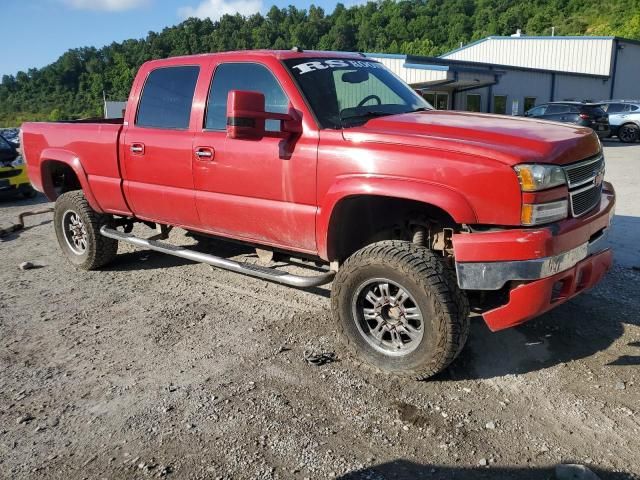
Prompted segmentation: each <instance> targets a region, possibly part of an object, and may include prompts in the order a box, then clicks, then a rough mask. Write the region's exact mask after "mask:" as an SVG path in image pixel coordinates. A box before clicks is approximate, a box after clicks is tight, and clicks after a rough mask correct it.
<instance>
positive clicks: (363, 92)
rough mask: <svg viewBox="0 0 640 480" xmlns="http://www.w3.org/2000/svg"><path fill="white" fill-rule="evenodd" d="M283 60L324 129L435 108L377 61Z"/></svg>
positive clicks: (346, 126) (360, 123)
mask: <svg viewBox="0 0 640 480" xmlns="http://www.w3.org/2000/svg"><path fill="white" fill-rule="evenodd" d="M284 63H285V65H286V66H287V68H288V69H289V71H290V72H291V74H292V75H293V77H294V78H295V79H296V81H297V82H298V85H299V86H300V89H301V90H302V93H303V94H304V96H305V97H306V98H307V101H308V102H309V105H310V107H311V109H312V110H313V112H314V113H315V115H316V118H317V119H318V122H320V126H321V127H322V128H335V129H337V128H348V127H352V126H355V125H362V124H363V123H365V122H366V121H368V120H370V119H371V118H374V117H379V116H384V115H395V114H398V113H407V112H414V111H419V110H431V109H432V108H433V107H432V106H431V105H429V103H428V102H427V101H426V100H424V99H423V98H422V97H421V96H420V95H418V94H417V93H416V92H414V91H413V90H412V89H411V87H409V86H408V85H407V84H406V83H404V82H403V81H402V80H400V79H399V78H398V77H396V76H395V75H394V74H393V73H391V72H390V71H389V70H387V69H386V68H385V67H384V65H382V64H381V63H378V62H374V61H370V60H351V59H336V58H332V59H327V58H304V59H290V60H286V61H285V62H284Z"/></svg>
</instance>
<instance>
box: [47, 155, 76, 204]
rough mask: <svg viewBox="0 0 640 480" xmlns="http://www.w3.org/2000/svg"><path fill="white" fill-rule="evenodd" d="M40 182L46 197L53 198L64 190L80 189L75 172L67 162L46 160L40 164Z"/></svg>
mask: <svg viewBox="0 0 640 480" xmlns="http://www.w3.org/2000/svg"><path fill="white" fill-rule="evenodd" d="M42 184H43V189H44V191H45V193H46V194H47V197H49V199H50V200H55V199H56V198H58V197H59V196H60V195H62V194H63V193H65V192H70V191H72V190H81V189H82V185H81V184H80V180H78V176H77V175H76V172H75V171H74V170H73V168H71V167H70V166H69V165H68V164H66V163H64V162H59V161H56V160H47V161H45V162H43V164H42Z"/></svg>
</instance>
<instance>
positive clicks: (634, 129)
mask: <svg viewBox="0 0 640 480" xmlns="http://www.w3.org/2000/svg"><path fill="white" fill-rule="evenodd" d="M618 138H619V139H620V141H621V142H623V143H634V142H636V141H638V138H640V127H638V126H637V125H635V124H633V123H626V124H624V125H622V126H621V127H620V130H618Z"/></svg>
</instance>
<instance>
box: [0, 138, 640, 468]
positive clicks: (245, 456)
mask: <svg viewBox="0 0 640 480" xmlns="http://www.w3.org/2000/svg"><path fill="white" fill-rule="evenodd" d="M608 145H609V146H608V147H607V149H606V150H607V152H606V153H607V157H608V165H607V177H608V179H609V180H613V181H614V182H616V186H617V188H618V194H619V205H618V208H617V213H618V215H619V216H618V217H617V218H616V226H617V227H618V230H617V232H616V236H615V237H614V239H613V243H614V244H615V245H616V247H617V248H618V254H617V255H618V257H617V258H618V264H617V265H616V267H615V268H614V270H613V271H612V272H611V274H610V275H609V276H608V277H607V279H606V280H605V281H604V283H603V284H601V285H600V286H598V287H597V288H596V289H595V290H593V291H591V292H589V293H586V294H584V295H582V296H581V297H579V298H578V299H576V300H574V301H571V302H569V303H568V304H565V305H564V306H562V307H560V308H558V309H557V310H556V311H554V312H552V313H550V314H547V315H545V316H543V317H541V318H540V319H538V320H536V321H534V322H531V323H529V324H527V325H525V326H522V327H520V328H516V329H511V330H508V331H504V332H501V333H497V334H492V333H490V332H489V331H488V329H487V328H486V327H485V326H484V324H483V323H482V322H481V321H478V320H476V321H474V323H473V328H472V336H471V339H470V343H469V344H468V346H467V348H465V350H464V352H463V353H462V355H461V357H460V358H459V359H458V360H457V361H456V362H455V363H454V365H453V366H452V367H451V368H450V369H449V370H447V371H446V372H445V373H444V374H442V375H440V376H439V377H438V378H436V379H434V380H432V381H429V382H412V381H404V380H398V379H395V378H391V377H386V376H380V375H378V374H376V373H374V372H372V371H370V370H369V369H368V368H366V367H362V366H358V364H357V362H355V361H354V360H353V359H352V358H350V357H349V356H348V355H347V354H346V352H345V350H344V348H343V347H342V346H341V344H340V341H339V340H338V338H337V336H336V332H335V329H334V326H333V323H332V320H331V316H330V312H329V300H328V296H329V290H328V289H327V288H319V289H316V290H314V291H299V290H293V289H288V288H286V287H281V286H278V285H274V284H270V283H267V282H264V281H260V280H255V279H251V278H246V277H242V276H238V275H236V274H232V273H228V272H224V271H218V270H215V271H214V270H213V269H211V268H210V267H208V266H205V265H199V264H192V263H189V262H187V261H182V260H179V259H175V258H172V257H167V256H163V255H161V254H159V253H153V252H147V251H136V250H134V249H133V248H130V247H128V246H124V245H123V246H121V247H120V255H119V256H118V259H117V261H116V263H115V264H114V265H113V266H111V267H110V268H108V269H106V270H104V271H100V272H90V273H87V272H79V271H76V270H74V269H73V268H72V267H71V266H70V265H69V264H67V263H66V261H64V259H63V258H61V256H60V254H59V251H58V248H57V243H56V240H55V236H54V233H53V226H52V225H51V222H50V217H48V216H45V217H40V218H39V219H33V220H31V224H32V225H33V224H34V223H35V225H34V226H33V227H31V228H29V229H27V230H25V231H23V232H21V233H20V234H12V235H10V236H8V237H5V238H4V239H3V240H2V241H0V252H1V257H0V258H1V259H2V269H0V369H1V370H0V477H2V478H12V479H13V478H47V479H49V478H63V479H70V478H73V479H76V478H151V477H167V478H212V479H217V478H221V479H223V478H262V479H271V478H278V479H289V478H293V479H303V478H310V479H311V478H313V479H325V478H333V477H339V478H342V479H350V480H353V479H373V480H383V479H396V478H399V479H419V478H428V479H438V478H442V479H445V478H447V479H448V478H518V479H520V478H535V479H538V478H540V479H546V478H550V477H551V476H552V474H553V467H554V465H556V464H557V463H560V462H577V463H582V464H586V465H588V466H589V467H590V468H591V469H592V470H593V471H595V472H597V473H598V474H599V475H600V476H601V477H602V478H640V477H638V476H634V474H638V473H640V376H639V375H638V366H639V365H640V319H639V317H638V314H639V312H640V308H639V307H640V287H639V286H638V282H639V281H640V271H639V270H640V269H639V268H638V267H640V252H639V250H638V248H639V247H638V245H639V242H638V240H639V238H640V233H639V232H640V197H639V190H638V186H637V185H638V184H640V145H636V146H625V145H621V144H618V143H617V142H612V143H609V144H608ZM42 202H44V200H43V199H42V198H40V199H39V200H36V201H33V202H26V201H18V200H4V201H2V202H1V203H0V223H3V222H7V221H10V220H13V219H14V218H15V216H16V215H17V214H18V213H19V212H21V211H24V210H28V209H30V208H33V204H34V203H39V204H42ZM38 222H41V223H38ZM141 231H142V230H141ZM172 239H173V240H175V241H176V242H180V243H187V244H193V243H197V242H196V241H195V240H194V239H193V238H191V237H188V236H186V235H184V232H175V233H173V234H172ZM199 247H201V248H207V249H213V250H214V251H216V252H218V253H221V254H224V255H228V256H240V257H242V256H244V257H247V258H249V259H252V258H253V256H252V255H251V254H249V253H247V251H243V250H242V249H241V248H239V247H228V246H224V245H220V244H216V243H215V242H208V243H206V244H203V243H202V242H201V243H200V245H199ZM24 261H31V262H33V263H35V264H36V265H37V266H38V267H39V268H36V269H33V270H27V271H22V270H20V269H19V268H18V265H19V264H20V263H21V262H24ZM634 267H635V268H634ZM287 268H295V267H292V266H289V267H287ZM306 348H313V349H325V350H329V351H336V352H337V355H338V359H339V361H337V362H335V363H331V364H328V365H324V366H320V367H316V366H311V365H307V364H306V363H305V361H304V360H303V351H304V350H305V349H306ZM485 464H486V465H485Z"/></svg>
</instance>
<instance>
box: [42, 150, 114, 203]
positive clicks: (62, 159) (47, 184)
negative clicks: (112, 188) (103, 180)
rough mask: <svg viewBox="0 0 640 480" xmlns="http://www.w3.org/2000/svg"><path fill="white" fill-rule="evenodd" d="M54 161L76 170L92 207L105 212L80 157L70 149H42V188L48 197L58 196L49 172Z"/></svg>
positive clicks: (51, 198)
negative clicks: (92, 188)
mask: <svg viewBox="0 0 640 480" xmlns="http://www.w3.org/2000/svg"><path fill="white" fill-rule="evenodd" d="M53 162H58V163H64V164H66V165H68V166H69V167H70V168H71V169H72V170H73V171H74V173H75V174H76V177H78V181H79V182H80V186H81V187H82V193H83V194H84V196H85V198H86V199H87V202H89V205H90V206H91V208H92V209H93V210H95V211H96V212H99V213H103V210H102V208H101V207H100V205H99V204H98V201H97V200H96V197H95V196H94V194H93V191H92V190H91V186H90V185H89V179H88V177H87V173H86V172H85V171H84V168H83V167H82V162H81V161H80V158H79V157H78V156H77V155H76V154H75V153H73V152H71V151H69V150H64V149H59V148H46V149H44V150H42V153H41V154H40V178H41V179H42V190H43V192H44V194H45V195H46V196H47V198H48V199H49V200H51V201H53V200H55V199H56V197H57V193H56V191H55V188H54V186H53V181H52V177H51V175H50V174H49V172H48V168H50V166H51V164H52V163H53Z"/></svg>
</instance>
